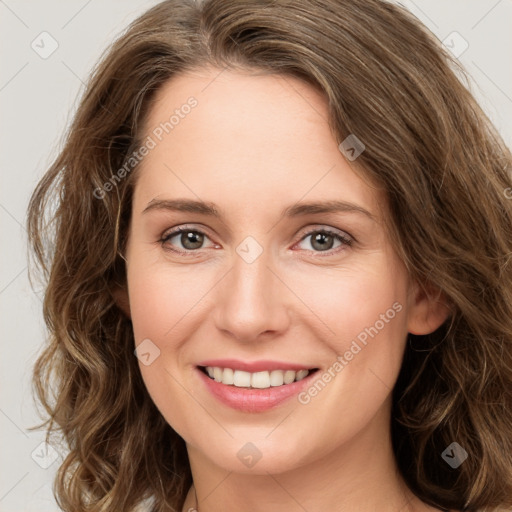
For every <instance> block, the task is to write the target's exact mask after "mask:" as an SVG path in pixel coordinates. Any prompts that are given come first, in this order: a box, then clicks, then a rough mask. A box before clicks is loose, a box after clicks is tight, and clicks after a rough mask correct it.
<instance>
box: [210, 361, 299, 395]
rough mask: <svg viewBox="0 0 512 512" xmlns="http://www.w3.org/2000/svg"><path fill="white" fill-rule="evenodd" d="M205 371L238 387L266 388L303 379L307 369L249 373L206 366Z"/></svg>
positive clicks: (216, 379)
mask: <svg viewBox="0 0 512 512" xmlns="http://www.w3.org/2000/svg"><path fill="white" fill-rule="evenodd" d="M206 373H207V374H208V375H209V376H210V378H212V379H214V380H215V381H216V382H222V384H227V385H230V386H236V387H238V388H257V389H266V388H270V387H271V386H282V385H284V384H291V383H292V382H297V381H299V380H302V379H304V378H305V377H307V376H308V375H309V370H299V371H297V372H295V371H293V370H272V371H271V372H267V371H264V372H255V373H249V372H244V371H242V370H233V369H231V368H219V367H217V366H216V367H212V366H207V367H206Z"/></svg>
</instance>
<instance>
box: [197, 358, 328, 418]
mask: <svg viewBox="0 0 512 512" xmlns="http://www.w3.org/2000/svg"><path fill="white" fill-rule="evenodd" d="M217 364H219V366H217V365H213V364H201V365H198V366H196V370H197V375H198V376H199V378H200V380H201V381H202V382H203V383H204V385H205V387H206V389H207V391H208V392H209V393H210V394H211V395H212V396H213V398H215V399H216V400H217V401H219V402H221V403H222V404H224V405H226V406H228V407H229V408H231V409H236V410H238V411H242V412H253V413H254V412H263V411H267V410H269V409H273V408H275V407H276V406H278V405H280V404H283V403H284V402H286V401H287V400H289V399H291V398H292V397H294V396H296V395H298V394H299V393H300V392H301V391H302V390H303V389H304V388H305V387H306V386H308V385H310V383H311V381H312V379H313V378H314V376H315V374H316V373H317V372H318V370H319V368H304V367H301V366H300V365H295V367H294V368H291V365H286V364H281V365H280V366H281V367H280V368H279V367H276V366H277V364H278V363H273V364H269V365H268V364H267V368H268V369H266V370H265V369H263V367H262V364H263V363H258V364H252V365H248V364H246V365H243V364H236V366H237V367H235V368H233V367H232V366H235V365H234V364H233V365H231V366H229V365H228V364H222V366H220V362H218V363H217ZM240 366H245V368H246V369H244V370H242V369H240ZM272 366H273V368H269V367H272ZM283 366H288V368H283ZM249 367H252V368H256V369H257V370H258V371H252V372H251V371H247V369H249Z"/></svg>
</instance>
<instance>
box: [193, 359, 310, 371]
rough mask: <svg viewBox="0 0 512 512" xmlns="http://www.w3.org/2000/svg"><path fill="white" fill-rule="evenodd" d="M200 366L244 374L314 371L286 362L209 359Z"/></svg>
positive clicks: (301, 365)
mask: <svg viewBox="0 0 512 512" xmlns="http://www.w3.org/2000/svg"><path fill="white" fill-rule="evenodd" d="M198 366H211V367H218V368H231V369H233V370H242V371H244V372H249V373H255V372H263V371H265V370H268V371H272V370H295V371H298V370H312V369H313V368H315V367H314V366H313V365H303V364H299V363H289V362H285V361H268V360H267V361H264V360H260V361H240V360H238V359H208V360H204V361H201V362H200V363H198Z"/></svg>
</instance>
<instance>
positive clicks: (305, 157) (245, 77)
mask: <svg viewBox="0 0 512 512" xmlns="http://www.w3.org/2000/svg"><path fill="white" fill-rule="evenodd" d="M191 105H193V106H191ZM144 135H145V137H150V138H152V140H153V141H154V148H153V149H151V151H150V152H149V154H148V155H147V156H146V157H145V158H144V160H143V162H142V165H141V175H140V177H139V184H138V188H139V196H143V200H145V201H146V202H148V201H150V200H152V199H153V198H154V197H157V196H163V195H166V194H167V195H168V194H171V195H172V196H174V197H184V196H185V197H187V196H188V197H192V196H195V197H194V199H197V198H198V197H201V198H208V199H212V200H214V202H216V203H219V204H220V203H222V202H223V201H232V200H234V201H236V202H238V203H243V204H246V205H247V207H248V208H252V209H253V210H254V211H255V210H256V209H258V208H269V207H271V206H272V205H277V204H279V206H282V205H283V204H284V203H286V204H292V203H295V202H297V201H299V200H300V199H301V198H302V197H304V199H307V200H311V201H312V200H321V199H324V200H346V201H350V202H353V203H358V204H360V205H361V206H362V207H364V208H366V209H368V210H373V211H374V212H375V213H376V215H377V212H376V207H377V203H378V202H379V196H378V195H377V193H376V190H375V187H372V186H371V184H370V183H369V182H368V181H367V180H363V179H362V178H361V174H360V173H356V172H355V169H354V166H353V165H354V164H353V163H352V165H351V164H350V163H349V162H348V161H347V160H346V159H345V158H344V156H343V155H342V153H341V152H340V150H339V149H338V145H337V142H336V140H335V138H334V136H333V134H332V133H331V130H330V127H329V124H328V106H327V101H326V99H325V97H324V96H323V95H322V94H321V93H320V92H319V91H317V90H316V89H315V88H313V87H312V86H310V85H308V84H306V83H304V82H302V81H301V80H298V79H295V78H292V77H289V76H281V75H266V74H261V73H252V72H238V71H236V72H235V71H228V70H224V71H222V70H217V69H212V68H204V69H200V70H196V71H193V72H187V73H184V74H180V75H176V76H175V77H173V78H172V79H171V80H170V81H168V82H167V83H166V84H164V86H162V87H161V89H160V90H159V91H158V93H157V95H156V96H155V100H154V102H153V104H152V107H151V110H150V112H149V115H148V117H147V119H146V123H145V126H144Z"/></svg>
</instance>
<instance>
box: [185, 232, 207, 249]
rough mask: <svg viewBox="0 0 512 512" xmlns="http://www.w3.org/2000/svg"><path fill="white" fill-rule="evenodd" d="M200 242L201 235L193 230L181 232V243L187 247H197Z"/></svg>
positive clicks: (199, 245)
mask: <svg viewBox="0 0 512 512" xmlns="http://www.w3.org/2000/svg"><path fill="white" fill-rule="evenodd" d="M197 239H198V240H197ZM202 242H203V239H202V235H201V234H200V233H197V232H195V231H187V232H185V233H182V234H181V243H182V244H183V247H185V248H187V249H197V248H198V247H201V244H202Z"/></svg>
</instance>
